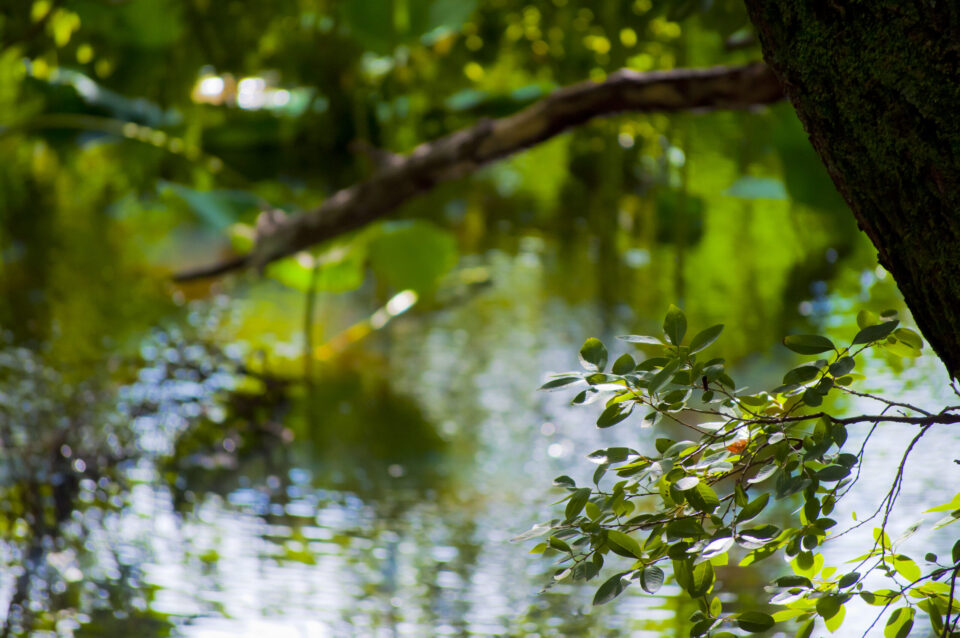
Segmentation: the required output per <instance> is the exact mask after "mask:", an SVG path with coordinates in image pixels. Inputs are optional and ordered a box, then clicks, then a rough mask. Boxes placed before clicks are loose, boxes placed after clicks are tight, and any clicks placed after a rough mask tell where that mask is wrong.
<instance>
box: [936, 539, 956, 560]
mask: <svg viewBox="0 0 960 638" xmlns="http://www.w3.org/2000/svg"><path fill="white" fill-rule="evenodd" d="M951 554H952V557H953V564H954V565H956V564H957V563H960V541H957V542H956V543H954V544H953V551H952V552H951ZM934 560H936V558H934Z"/></svg>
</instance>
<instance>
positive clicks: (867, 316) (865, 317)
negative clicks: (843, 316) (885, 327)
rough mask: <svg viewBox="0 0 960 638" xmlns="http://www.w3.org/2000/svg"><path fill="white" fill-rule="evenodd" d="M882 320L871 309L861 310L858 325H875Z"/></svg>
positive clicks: (858, 314) (859, 326)
mask: <svg viewBox="0 0 960 638" xmlns="http://www.w3.org/2000/svg"><path fill="white" fill-rule="evenodd" d="M879 321H880V318H879V317H877V315H875V314H874V313H872V312H870V311H869V310H861V311H860V312H858V313H857V327H858V328H861V329H863V328H866V327H867V326H872V325H875V324H876V323H878V322H879Z"/></svg>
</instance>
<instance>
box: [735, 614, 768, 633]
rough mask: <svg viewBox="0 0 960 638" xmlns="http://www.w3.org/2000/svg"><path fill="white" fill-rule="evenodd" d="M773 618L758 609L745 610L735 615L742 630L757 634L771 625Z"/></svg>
mask: <svg viewBox="0 0 960 638" xmlns="http://www.w3.org/2000/svg"><path fill="white" fill-rule="evenodd" d="M773 625H774V620H773V616H771V615H770V614H765V613H763V612H760V611H745V612H743V613H742V614H740V615H739V616H737V626H739V627H740V629H742V630H744V631H749V632H750V633H752V634H758V633H760V632H761V631H766V630H768V629H770V628H771V627H773Z"/></svg>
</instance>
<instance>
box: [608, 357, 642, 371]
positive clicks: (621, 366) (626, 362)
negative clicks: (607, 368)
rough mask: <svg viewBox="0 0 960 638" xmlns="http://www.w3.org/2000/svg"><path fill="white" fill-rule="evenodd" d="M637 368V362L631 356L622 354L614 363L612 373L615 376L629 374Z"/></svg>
mask: <svg viewBox="0 0 960 638" xmlns="http://www.w3.org/2000/svg"><path fill="white" fill-rule="evenodd" d="M636 367H637V363H636V361H634V360H633V357H631V356H630V355H629V354H622V355H620V356H619V357H617V360H616V361H614V362H613V369H612V372H613V373H614V374H628V373H630V372H633V369H634V368H636Z"/></svg>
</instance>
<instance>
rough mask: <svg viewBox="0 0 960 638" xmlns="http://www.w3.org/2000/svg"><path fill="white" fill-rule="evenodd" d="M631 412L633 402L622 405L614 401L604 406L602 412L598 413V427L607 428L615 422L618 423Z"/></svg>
mask: <svg viewBox="0 0 960 638" xmlns="http://www.w3.org/2000/svg"><path fill="white" fill-rule="evenodd" d="M631 412H633V404H632V403H631V404H628V405H626V407H624V404H623V403H614V404H613V405H609V406H607V407H606V408H604V410H603V412H601V413H600V417H599V418H598V419H597V427H598V428H609V427H611V426H613V425H616V424H617V423H620V422H621V421H623V420H624V419H626V418H627V417H628V416H630V413H631Z"/></svg>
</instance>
